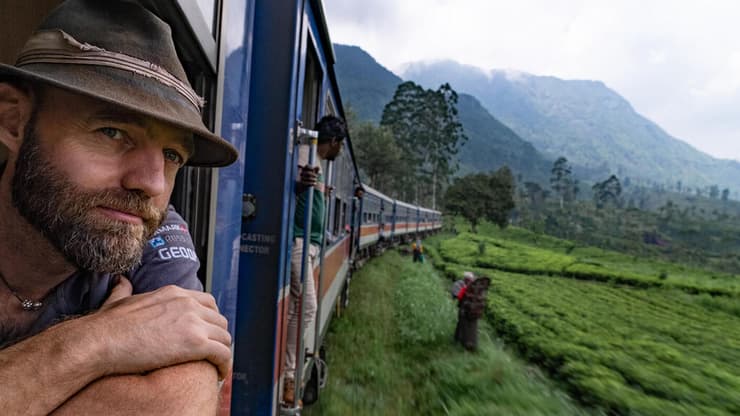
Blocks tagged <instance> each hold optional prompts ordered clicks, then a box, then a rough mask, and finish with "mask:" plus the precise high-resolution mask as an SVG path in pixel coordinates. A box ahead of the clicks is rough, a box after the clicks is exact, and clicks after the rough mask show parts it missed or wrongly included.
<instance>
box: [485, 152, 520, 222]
mask: <svg viewBox="0 0 740 416" xmlns="http://www.w3.org/2000/svg"><path fill="white" fill-rule="evenodd" d="M514 189H515V185H514V176H513V175H512V174H511V170H510V169H509V167H508V166H503V167H501V168H500V169H499V170H497V171H496V172H494V173H493V175H491V192H492V193H493V198H492V199H491V201H490V207H489V210H488V212H487V213H486V214H487V215H486V219H487V220H488V221H490V222H492V223H494V224H496V225H498V226H499V227H501V228H504V227H506V226H507V225H509V215H510V214H511V210H513V209H514V207H515V204H514Z"/></svg>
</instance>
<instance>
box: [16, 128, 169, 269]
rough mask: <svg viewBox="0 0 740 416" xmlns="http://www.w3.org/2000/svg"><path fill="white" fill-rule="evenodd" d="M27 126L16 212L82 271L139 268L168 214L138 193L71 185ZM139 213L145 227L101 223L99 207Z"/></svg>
mask: <svg viewBox="0 0 740 416" xmlns="http://www.w3.org/2000/svg"><path fill="white" fill-rule="evenodd" d="M34 121H35V120H34V119H33V118H32V120H31V121H30V122H29V123H28V126H27V128H26V134H25V136H24V141H23V143H22V144H21V148H20V150H19V152H18V160H17V164H16V168H15V172H14V176H13V183H12V202H13V205H14V206H15V208H16V209H17V210H18V212H19V213H20V214H21V215H22V216H23V218H25V219H26V221H28V222H29V223H30V224H31V225H32V226H33V227H34V228H35V229H36V230H38V231H39V232H40V233H41V234H42V235H43V236H44V237H45V238H46V239H48V240H49V241H50V242H51V243H52V245H53V246H54V247H55V248H56V249H57V250H58V251H59V252H60V253H62V255H63V256H64V257H65V258H66V259H67V261H69V262H70V263H71V264H73V265H75V266H76V267H77V268H79V269H83V270H88V271H91V272H98V273H123V272H126V271H128V270H131V269H132V268H133V267H135V266H137V265H139V264H140V263H141V255H142V252H143V249H144V244H145V243H146V241H147V240H148V239H149V238H151V236H152V235H153V234H154V232H155V231H156V229H157V228H158V227H159V225H160V224H161V223H162V221H163V220H164V211H161V210H158V209H156V208H154V206H153V205H152V204H151V199H150V198H149V197H148V196H146V195H144V194H143V193H141V192H138V191H129V190H124V189H108V190H102V191H87V190H83V189H81V188H80V187H79V186H77V185H76V184H74V183H72V182H71V181H70V180H69V179H68V178H67V177H66V175H65V174H64V173H63V172H61V171H59V170H58V169H56V168H55V167H54V166H53V165H52V164H51V162H50V160H49V159H48V158H47V157H46V156H47V155H44V153H43V151H42V149H41V147H40V144H39V140H38V137H37V136H36V135H35V129H34V127H35V123H34ZM100 205H102V206H108V207H115V208H116V209H121V210H126V211H132V212H137V213H141V215H142V217H143V219H144V224H143V225H131V224H125V223H121V222H119V221H114V220H108V219H105V218H99V217H95V216H93V215H92V213H91V211H92V210H93V209H94V208H95V207H96V206H100Z"/></svg>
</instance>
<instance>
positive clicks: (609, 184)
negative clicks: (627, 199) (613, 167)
mask: <svg viewBox="0 0 740 416" xmlns="http://www.w3.org/2000/svg"><path fill="white" fill-rule="evenodd" d="M591 189H592V190H593V196H594V203H595V204H596V208H603V207H605V206H607V205H612V206H615V207H620V206H621V205H622V202H621V199H620V198H619V197H620V195H622V185H621V184H620V183H619V178H617V177H616V176H615V175H612V176H610V177H609V178H608V179H607V180H605V181H603V182H597V183H596V184H594V186H593V187H592V188H591Z"/></svg>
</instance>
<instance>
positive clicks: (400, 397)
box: [302, 237, 598, 416]
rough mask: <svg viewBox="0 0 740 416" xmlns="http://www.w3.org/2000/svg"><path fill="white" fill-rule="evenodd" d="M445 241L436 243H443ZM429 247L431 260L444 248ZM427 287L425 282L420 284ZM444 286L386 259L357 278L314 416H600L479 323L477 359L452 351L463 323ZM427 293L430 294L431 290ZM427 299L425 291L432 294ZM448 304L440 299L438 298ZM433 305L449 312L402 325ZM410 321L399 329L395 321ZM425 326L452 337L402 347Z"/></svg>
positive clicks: (423, 271)
mask: <svg viewBox="0 0 740 416" xmlns="http://www.w3.org/2000/svg"><path fill="white" fill-rule="evenodd" d="M435 238H437V237H435ZM430 240H431V239H429V240H427V241H426V242H427V244H426V245H425V247H427V248H428V249H429V252H430V254H431V251H432V247H434V246H435V244H436V241H431V242H430ZM409 281H415V282H417V283H419V284H421V285H423V286H425V287H426V286H427V283H430V285H429V289H430V290H431V286H432V285H433V286H436V289H435V291H436V292H437V293H436V294H434V295H431V292H430V293H429V294H430V295H431V296H433V298H434V299H435V300H434V301H433V302H431V301H429V300H428V299H425V298H423V296H424V294H423V293H420V292H419V291H417V290H412V291H411V292H408V293H406V294H404V295H403V296H399V293H400V290H399V289H400V287H402V286H405V285H407V284H409ZM422 281H423V282H424V283H420V282H422ZM446 286H447V283H446V282H443V281H442V280H441V279H440V278H439V276H438V275H437V273H436V272H435V271H434V270H433V269H432V268H431V266H430V265H428V264H424V265H419V264H414V263H412V262H411V261H410V260H409V258H408V257H405V258H404V257H401V256H399V255H398V253H396V252H388V253H386V254H384V255H383V257H381V258H378V259H374V260H372V261H370V262H369V263H367V264H366V266H365V267H363V269H362V270H360V271H359V272H357V273H356V274H355V275H354V277H353V279H352V293H353V297H352V301H351V304H350V307H349V309H347V311H346V313H345V314H344V315H342V316H341V317H340V318H338V319H334V320H332V324H331V327H330V329H329V334H328V336H327V339H326V345H327V349H328V360H329V365H330V376H329V378H328V384H327V388H326V389H324V390H323V391H322V392H321V399H320V400H319V401H318V402H317V403H316V404H314V405H312V406H308V407H307V408H306V409H304V411H303V413H302V414H306V415H308V416H311V415H322V416H333V415H337V416H344V415H355V416H365V415H368V416H370V415H373V416H374V415H455V416H463V415H511V416H581V415H589V414H598V413H596V412H586V411H584V410H583V409H581V408H579V407H578V406H576V405H575V404H574V403H573V402H572V401H571V400H570V399H569V398H568V397H567V396H566V395H565V394H564V393H563V392H562V391H559V390H558V389H557V388H555V387H554V386H553V385H552V383H551V382H548V380H547V379H546V378H545V377H544V376H543V375H542V374H541V373H540V372H539V371H538V370H537V369H535V368H533V367H530V366H526V365H524V364H523V363H522V362H521V361H519V360H517V359H516V358H514V357H512V355H511V354H510V352H509V351H506V350H504V348H503V347H502V346H501V345H499V344H498V343H496V342H494V341H492V340H491V338H490V336H488V333H489V332H490V328H489V327H488V325H487V323H486V322H485V320H481V322H480V326H481V327H480V329H479V331H480V340H479V348H478V351H477V352H476V353H474V354H471V353H469V352H467V351H465V350H464V349H463V348H462V347H460V346H458V345H456V344H453V343H452V342H451V338H452V331H453V330H454V325H455V319H456V314H455V313H454V310H453V312H452V313H451V314H450V310H449V308H450V307H452V308H453V309H454V306H453V302H452V300H451V299H449V296H448V295H447V288H446ZM423 290H424V289H423ZM425 293H426V292H425ZM439 296H442V297H443V299H442V298H439ZM412 298H413V300H414V301H427V302H428V303H429V304H433V305H435V306H437V307H439V308H440V309H443V310H445V311H447V313H446V314H444V316H443V315H442V314H437V315H435V317H436V318H435V319H428V318H426V317H424V316H422V315H420V314H413V315H410V316H414V317H415V318H413V319H408V318H404V317H401V315H402V314H401V313H400V312H398V308H399V307H404V306H403V305H408V304H409V302H410V301H411V300H412ZM398 318H401V319H405V320H406V321H404V322H400V321H398V320H397V319H398ZM412 320H415V321H416V323H417V324H420V325H426V326H427V328H429V329H430V330H431V331H432V332H434V333H439V332H443V330H444V331H447V332H446V333H445V336H444V337H441V338H439V339H437V340H436V341H431V339H426V340H425V343H424V344H423V345H417V344H408V343H406V342H399V341H398V340H397V336H398V333H399V330H400V327H401V326H403V325H412V324H413V322H411V321H412Z"/></svg>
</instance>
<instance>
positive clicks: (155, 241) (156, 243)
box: [149, 237, 167, 248]
mask: <svg viewBox="0 0 740 416" xmlns="http://www.w3.org/2000/svg"><path fill="white" fill-rule="evenodd" d="M165 244H167V243H166V242H165V241H164V238H162V237H154V238H152V239H151V240H149V245H150V246H152V248H157V247H162V246H163V245H165Z"/></svg>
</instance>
